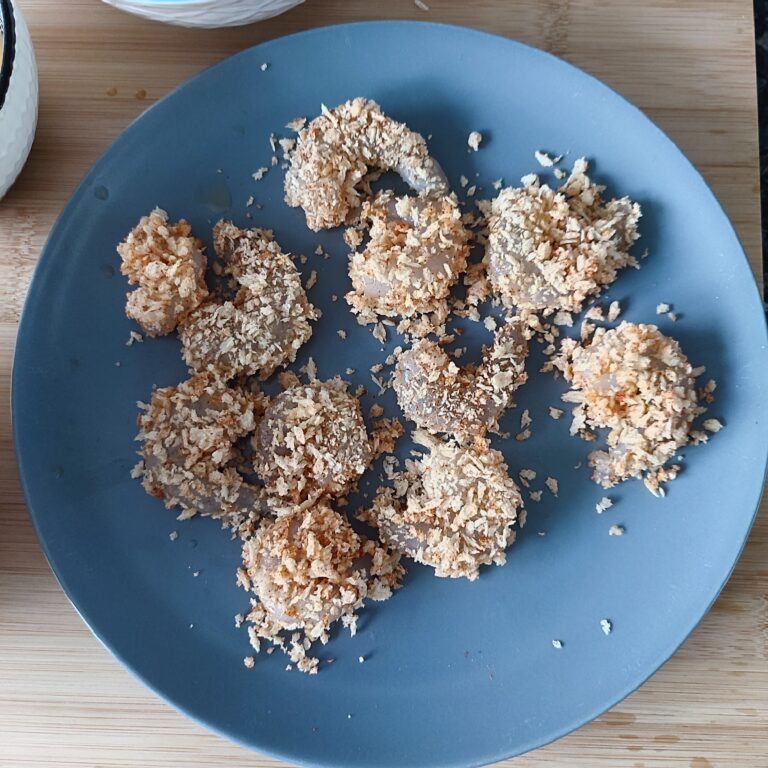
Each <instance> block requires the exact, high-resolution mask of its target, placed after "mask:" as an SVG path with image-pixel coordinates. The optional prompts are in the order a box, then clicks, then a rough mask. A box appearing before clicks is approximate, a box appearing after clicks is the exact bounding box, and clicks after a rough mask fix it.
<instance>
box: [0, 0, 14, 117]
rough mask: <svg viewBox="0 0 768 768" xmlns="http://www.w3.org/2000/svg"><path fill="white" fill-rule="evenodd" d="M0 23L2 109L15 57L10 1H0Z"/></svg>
mask: <svg viewBox="0 0 768 768" xmlns="http://www.w3.org/2000/svg"><path fill="white" fill-rule="evenodd" d="M0 21H2V26H3V58H2V61H0V109H2V108H3V104H4V103H5V97H6V95H7V94H8V86H9V85H10V82H11V74H12V73H13V61H14V58H15V56H16V20H15V18H14V16H13V6H12V3H11V0H0Z"/></svg>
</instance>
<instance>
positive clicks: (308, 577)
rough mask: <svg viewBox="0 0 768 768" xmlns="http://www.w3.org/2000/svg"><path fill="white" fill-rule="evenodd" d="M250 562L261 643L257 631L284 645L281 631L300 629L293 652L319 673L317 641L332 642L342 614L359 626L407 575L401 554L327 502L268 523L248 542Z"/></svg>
mask: <svg viewBox="0 0 768 768" xmlns="http://www.w3.org/2000/svg"><path fill="white" fill-rule="evenodd" d="M243 565H244V567H245V571H246V574H247V577H248V580H247V583H249V586H250V588H251V589H252V591H253V592H254V593H255V594H256V596H257V597H258V599H259V602H258V603H257V604H256V605H255V606H254V610H253V611H251V613H250V615H249V616H248V619H249V621H251V622H252V623H253V624H254V626H253V627H252V628H251V630H252V631H251V637H252V643H253V644H254V647H256V648H257V650H258V649H259V647H260V643H259V642H258V638H264V639H266V640H268V641H271V642H273V643H275V644H277V645H280V646H283V647H285V642H284V640H283V638H281V637H280V633H281V632H282V631H284V630H297V631H299V632H300V633H301V634H300V635H295V636H294V643H293V647H292V649H291V650H290V651H286V652H287V653H289V655H290V656H291V658H292V660H293V661H295V662H296V663H297V666H298V668H299V669H300V670H301V671H303V672H309V673H310V674H312V673H315V672H317V659H313V658H311V657H309V656H307V655H306V651H307V650H308V649H309V646H310V644H311V643H312V642H314V641H316V640H320V641H321V642H322V643H325V642H327V640H328V630H329V628H330V626H331V625H332V624H333V623H334V622H335V621H338V620H339V619H341V620H342V623H344V624H345V625H347V626H350V627H352V628H354V626H355V622H356V612H357V611H358V610H359V609H360V608H361V607H362V606H363V601H364V600H365V599H371V600H386V599H387V598H388V597H390V596H391V594H392V590H393V589H395V588H397V586H399V584H398V582H399V580H400V578H401V577H402V574H403V568H402V566H401V565H399V554H397V553H389V552H387V551H386V550H385V549H384V548H383V547H381V546H380V545H378V544H375V543H374V542H372V541H365V540H363V539H361V538H360V536H358V535H357V534H356V533H355V532H354V530H352V527H351V526H350V525H349V523H348V522H347V521H346V520H345V519H344V518H343V517H342V516H341V515H340V514H339V513H338V512H336V511H334V510H333V509H331V507H330V506H329V505H328V503H327V501H321V502H319V503H318V504H317V505H315V506H312V507H310V508H308V509H306V510H297V511H295V512H293V513H291V514H287V515H283V516H281V517H278V518H277V519H275V520H270V521H265V522H264V523H262V525H261V527H260V528H259V530H258V531H257V532H256V534H255V535H254V536H253V538H251V539H250V540H248V541H246V542H245V544H244V545H243ZM302 634H303V636H304V638H305V640H304V641H303V642H300V641H299V638H300V637H301V635H302ZM254 635H255V638H254ZM254 639H255V640H256V642H254Z"/></svg>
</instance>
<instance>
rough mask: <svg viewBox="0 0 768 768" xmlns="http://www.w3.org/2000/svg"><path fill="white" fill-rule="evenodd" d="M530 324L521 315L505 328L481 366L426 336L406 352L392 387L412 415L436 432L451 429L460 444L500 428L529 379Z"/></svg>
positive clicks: (395, 374)
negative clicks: (457, 359) (463, 362)
mask: <svg viewBox="0 0 768 768" xmlns="http://www.w3.org/2000/svg"><path fill="white" fill-rule="evenodd" d="M527 335H528V332H527V327H526V326H525V323H524V321H523V320H522V319H521V318H514V319H513V320H512V321H511V322H509V323H507V324H506V325H504V326H502V327H501V328H499V330H498V331H497V332H496V335H495V338H494V342H493V345H492V346H490V347H485V348H484V350H483V362H482V364H481V365H480V366H479V367H475V366H473V365H467V366H464V367H463V368H459V367H458V366H457V365H456V363H454V362H453V361H452V360H451V359H450V358H449V357H448V355H447V354H446V353H445V352H444V351H443V350H442V349H441V348H440V347H439V346H438V345H437V344H436V343H434V342H432V341H428V340H426V339H422V340H420V341H418V342H417V343H416V344H414V345H413V346H412V347H411V348H410V349H408V350H406V351H405V352H403V353H402V354H401V355H400V357H399V358H398V361H397V365H396V366H395V372H394V377H393V379H392V385H393V388H394V390H395V393H396V394H397V402H398V403H399V405H400V407H401V408H402V409H403V413H404V414H405V415H406V417H407V418H409V419H411V420H412V421H415V422H416V425H417V426H418V427H421V428H423V429H426V430H428V431H429V432H431V433H433V434H434V433H437V432H447V433H449V434H451V435H453V436H454V437H456V438H457V439H458V440H459V441H460V442H463V441H465V440H466V439H469V438H472V437H475V436H482V435H484V434H485V433H486V432H487V431H488V430H489V429H491V430H493V429H496V428H497V427H498V420H499V418H500V417H501V416H502V414H503V413H504V411H505V410H506V409H507V408H509V407H510V406H511V405H512V394H513V393H514V392H515V390H516V389H517V388H518V387H520V386H521V385H522V384H524V383H525V381H526V380H527V378H528V377H527V374H526V373H525V360H526V357H527V356H528V340H527Z"/></svg>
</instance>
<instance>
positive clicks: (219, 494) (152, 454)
mask: <svg viewBox="0 0 768 768" xmlns="http://www.w3.org/2000/svg"><path fill="white" fill-rule="evenodd" d="M263 401H264V398H263V396H262V395H260V394H252V393H250V392H247V391H245V390H243V389H240V388H235V387H229V386H227V385H226V384H224V383H223V382H221V381H219V380H217V379H215V378H213V377H209V376H207V375H201V376H194V377H192V378H190V379H188V380H186V381H184V382H182V383H181V384H179V385H178V386H176V387H165V388H162V389H156V390H155V391H154V392H153V393H152V399H151V401H150V403H149V404H148V405H145V406H143V409H142V412H141V413H140V414H139V418H138V426H139V434H138V435H137V437H136V439H137V440H140V441H141V442H142V448H141V451H140V456H141V459H142V461H141V462H140V463H139V465H138V467H137V472H136V474H137V475H138V476H140V477H142V481H143V484H144V488H145V490H146V491H147V493H149V494H151V495H152V496H157V497H159V498H161V499H163V501H164V502H165V505H166V507H169V508H170V507H175V506H178V507H181V508H182V510H183V512H182V515H181V517H182V518H185V517H191V516H192V515H194V514H198V513H199V514H202V515H209V516H211V517H215V518H222V519H223V520H224V521H225V522H226V523H228V524H230V525H232V526H233V527H235V528H241V527H242V526H246V527H248V526H250V525H252V524H254V523H255V522H256V521H257V520H258V517H259V515H260V513H261V512H262V511H264V509H265V508H266V507H265V502H264V498H263V495H264V494H263V491H262V489H260V488H259V487H257V486H254V485H251V484H250V483H248V482H246V481H245V479H244V478H243V476H242V475H241V474H240V473H239V472H238V471H237V469H236V467H237V465H238V464H239V463H240V462H241V460H242V456H241V454H240V451H239V450H238V448H237V446H236V443H237V441H238V440H239V439H241V438H243V437H245V436H246V435H247V434H249V433H250V432H252V431H253V429H254V428H255V426H256V421H257V418H258V417H259V416H260V415H261V413H262V411H263V407H264V402H263Z"/></svg>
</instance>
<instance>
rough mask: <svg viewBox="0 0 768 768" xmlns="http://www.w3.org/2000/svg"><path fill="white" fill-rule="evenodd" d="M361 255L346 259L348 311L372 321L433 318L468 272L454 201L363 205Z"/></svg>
mask: <svg viewBox="0 0 768 768" xmlns="http://www.w3.org/2000/svg"><path fill="white" fill-rule="evenodd" d="M360 218H361V221H362V222H363V223H365V224H367V225H368V234H369V240H368V242H367V244H366V246H365V248H364V249H362V250H358V251H355V252H353V253H352V254H350V257H349V277H350V279H351V280H352V289H353V290H352V291H350V292H349V293H348V294H347V296H346V299H347V301H348V302H349V304H350V306H351V307H352V311H353V312H354V313H356V314H359V315H368V316H371V317H375V316H377V315H382V316H395V315H399V316H401V317H411V316H412V315H414V314H416V313H424V312H433V311H435V310H437V309H438V307H439V304H440V302H444V301H445V299H446V298H447V296H448V294H449V292H450V289H451V286H452V285H453V284H454V283H455V282H456V280H457V279H458V277H459V275H460V274H461V273H462V272H464V270H465V269H466V267H467V255H468V253H469V245H468V241H469V237H470V235H469V231H468V230H467V229H466V228H465V227H464V225H463V224H462V222H461V211H460V210H459V207H458V204H457V202H456V198H455V196H454V195H444V196H441V197H430V198H425V197H399V198H398V197H395V196H394V194H393V193H392V192H384V193H382V194H380V195H378V196H377V197H376V198H375V199H374V200H373V201H371V202H366V203H364V204H363V209H362V214H361V217H360Z"/></svg>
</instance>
